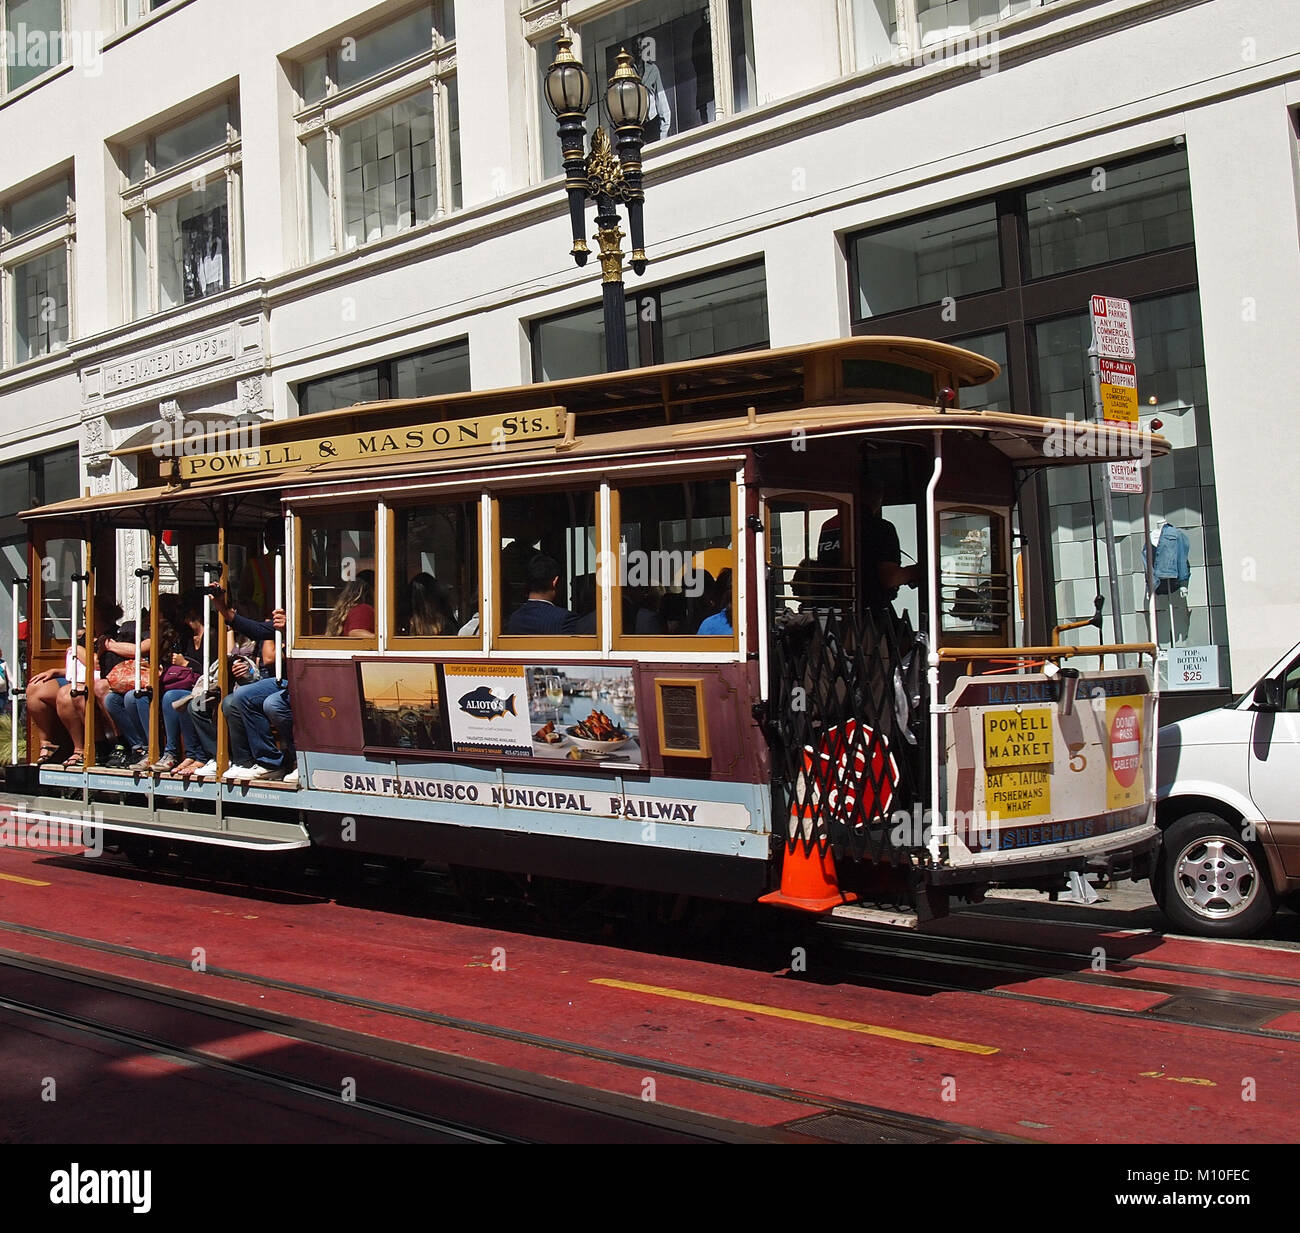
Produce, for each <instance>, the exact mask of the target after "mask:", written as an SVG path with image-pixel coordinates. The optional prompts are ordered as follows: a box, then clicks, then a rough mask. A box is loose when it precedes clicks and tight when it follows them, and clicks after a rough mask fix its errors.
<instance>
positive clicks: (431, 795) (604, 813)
mask: <svg viewBox="0 0 1300 1233" xmlns="http://www.w3.org/2000/svg"><path fill="white" fill-rule="evenodd" d="M312 787H314V788H329V789H332V790H334V791H341V792H359V793H364V794H366V795H369V796H396V797H406V798H411V799H416V800H425V801H445V802H448V803H452V804H459V805H487V806H497V807H501V808H506V809H540V810H545V811H546V812H548V813H566V814H589V815H591V816H592V817H603V818H627V819H629V820H631V821H635V822H681V823H683V824H685V825H691V824H692V823H699V824H700V825H702V826H710V825H712V826H726V827H729V828H735V827H737V826H739V825H742V824H744V825H747V824H748V818H749V814H748V810H746V809H745V807H744V806H743V805H734V804H723V803H717V802H702V801H680V800H673V799H671V798H664V797H647V796H623V795H620V794H618V793H614V792H593V791H586V792H582V791H570V790H569V789H566V788H524V787H517V786H515V785H513V784H478V783H462V782H460V781H457V780H454V779H408V778H405V777H398V776H393V775H357V774H352V773H350V772H346V771H344V772H338V771H317V772H315V773H314V774H313V775H312Z"/></svg>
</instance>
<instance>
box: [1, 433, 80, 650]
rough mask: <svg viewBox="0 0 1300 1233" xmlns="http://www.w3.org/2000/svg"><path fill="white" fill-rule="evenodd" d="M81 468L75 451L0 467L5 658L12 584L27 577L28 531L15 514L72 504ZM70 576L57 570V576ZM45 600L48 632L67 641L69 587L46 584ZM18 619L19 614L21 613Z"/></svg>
mask: <svg viewBox="0 0 1300 1233" xmlns="http://www.w3.org/2000/svg"><path fill="white" fill-rule="evenodd" d="M80 469H81V467H80V461H79V459H78V455H77V448H76V446H72V447H71V448H69V449H61V450H53V451H51V452H50V453H48V454H38V455H36V456H34V457H32V458H20V459H18V460H17V461H16V462H6V463H4V464H0V647H2V648H3V649H4V653H5V658H6V659H8V658H9V656H10V655H12V653H13V648H12V647H11V646H10V645H9V642H10V639H11V637H12V630H13V594H14V583H15V582H16V581H17V580H18V579H24V580H25V579H26V578H27V528H26V527H25V526H24V525H23V523H22V522H21V521H20V520H19V518H18V514H19V512H20V511H22V510H25V509H32V508H33V507H34V506H37V505H50V504H52V503H53V502H55V501H70V500H72V499H73V498H74V497H75V496H76V495H77V493H78V490H79V487H80V485H79V483H78V475H79V473H80ZM70 572H71V571H70V570H63V569H61V570H60V571H59V573H60V575H67V574H70ZM46 599H47V600H48V601H50V606H51V609H52V616H53V617H54V619H55V627H54V629H53V631H52V632H53V633H54V634H55V635H56V636H57V637H60V638H66V637H67V636H68V634H67V614H68V610H69V609H70V607H71V603H72V595H71V589H70V583H68V584H67V586H66V588H65V590H64V591H63V592H62V593H61V592H60V588H59V587H58V586H54V587H50V586H49V584H47V588H46ZM18 602H19V607H20V609H21V608H22V607H23V606H24V605H25V604H26V602H27V596H26V593H25V592H20V593H19V600H18ZM19 615H20V616H21V615H23V613H22V612H21V611H20V613H19Z"/></svg>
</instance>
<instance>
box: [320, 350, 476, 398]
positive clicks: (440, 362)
mask: <svg viewBox="0 0 1300 1233" xmlns="http://www.w3.org/2000/svg"><path fill="white" fill-rule="evenodd" d="M468 389H469V343H468V342H455V343H451V344H449V345H447V346H443V347H434V348H432V349H431V350H428V351H417V352H414V353H413V354H411V355H399V356H397V357H395V358H394V359H391V360H381V361H380V362H379V363H378V364H366V365H363V366H362V367H361V368H350V369H348V370H346V371H345V372H336V373H333V374H331V375H330V376H328V377H319V378H317V379H316V380H315V381H304V382H303V383H302V384H301V385H299V386H298V414H299V415H315V414H317V413H318V412H321V411H338V410H340V409H342V408H343V407H350V406H352V405H353V404H354V403H358V402H375V401H377V400H379V399H382V398H432V397H433V396H434V395H437V394H459V393H461V392H463V391H464V390H468Z"/></svg>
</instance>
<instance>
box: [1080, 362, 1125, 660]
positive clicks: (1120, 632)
mask: <svg viewBox="0 0 1300 1233" xmlns="http://www.w3.org/2000/svg"><path fill="white" fill-rule="evenodd" d="M1088 370H1089V372H1090V374H1091V376H1092V408H1093V413H1094V416H1095V418H1096V420H1097V423H1099V424H1101V423H1104V422H1105V415H1104V413H1103V407H1102V404H1101V357H1100V356H1099V355H1098V354H1097V347H1096V344H1095V343H1094V344H1093V345H1092V346H1091V347H1089V348H1088ZM1092 471H1093V468H1091V467H1090V468H1089V469H1088V472H1089V473H1088V483H1089V484H1091V483H1092ZM1101 502H1102V504H1101V508H1102V515H1103V517H1104V519H1105V522H1106V569H1107V570H1108V571H1109V573H1110V624H1111V629H1112V630H1113V631H1114V633H1113V636H1114V639H1115V641H1116V642H1117V643H1119V642H1123V641H1124V628H1123V620H1122V618H1121V615H1120V607H1119V564H1118V557H1117V555H1116V552H1115V504H1114V502H1113V501H1112V500H1111V494H1110V476H1109V474H1107V476H1106V480H1105V482H1104V483H1103V484H1102V486H1101ZM1117 662H1118V665H1119V667H1121V668H1127V667H1128V656H1127V655H1121V656H1120V657H1119V659H1118V661H1117Z"/></svg>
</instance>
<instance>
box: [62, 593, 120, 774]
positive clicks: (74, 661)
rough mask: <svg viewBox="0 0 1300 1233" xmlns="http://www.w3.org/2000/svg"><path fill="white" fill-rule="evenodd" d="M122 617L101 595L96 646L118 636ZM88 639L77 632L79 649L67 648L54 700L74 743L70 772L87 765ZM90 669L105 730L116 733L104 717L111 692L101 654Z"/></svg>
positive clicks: (97, 606)
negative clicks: (107, 638) (101, 668)
mask: <svg viewBox="0 0 1300 1233" xmlns="http://www.w3.org/2000/svg"><path fill="white" fill-rule="evenodd" d="M121 615H122V609H121V608H120V607H119V606H118V605H117V604H115V603H114V602H113V601H112V600H111V599H107V598H105V597H103V596H100V597H99V598H98V599H96V600H95V603H94V621H95V645H96V647H98V646H100V645H101V641H100V640H101V639H103V638H105V637H108V636H110V635H112V634H115V633H117V619H118V617H120V616H121ZM85 636H86V633H85V630H84V629H82V630H78V631H77V645H76V647H75V648H72V647H69V648H68V654H67V656H66V658H65V661H64V672H65V677H64V678H63V679H64V683H63V684H62V685H61V686H60V687H59V690H58V693H57V694H56V695H55V699H54V709H55V711H56V713H57V715H58V719H59V723H60V724H62V726H63V728H64V729H65V730H66V732H67V733H68V736H69V737H70V738H71V741H72V756H71V757H70V758H69V759H68V760H67V761H66V762H64V764H63V765H64V766H65V767H67V768H69V769H75V768H78V767H82V766H84V765H85V764H86V756H85V748H84V746H85V743H86V694H85V693H83V692H81V691H82V690H84V689H85V685H86V669H85V658H86V652H85ZM91 667H92V669H93V671H92V673H91V686H90V691H91V694H92V696H93V697H94V699H95V705H96V707H97V708H98V710H99V713H100V717H101V720H102V725H103V728H106V729H108V730H109V731H110V732H113V731H114V729H113V727H112V720H111V719H110V718H109V717H108V716H107V714H105V712H104V709H103V708H104V699H105V698H106V696H107V694H108V692H109V690H108V683H107V682H106V681H104V680H103V679H102V678H101V676H100V671H99V657H98V654H96V655H95V657H94V662H93V663H92V665H91Z"/></svg>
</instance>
